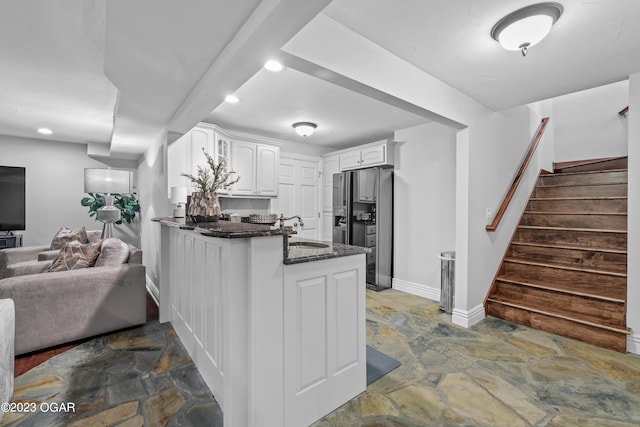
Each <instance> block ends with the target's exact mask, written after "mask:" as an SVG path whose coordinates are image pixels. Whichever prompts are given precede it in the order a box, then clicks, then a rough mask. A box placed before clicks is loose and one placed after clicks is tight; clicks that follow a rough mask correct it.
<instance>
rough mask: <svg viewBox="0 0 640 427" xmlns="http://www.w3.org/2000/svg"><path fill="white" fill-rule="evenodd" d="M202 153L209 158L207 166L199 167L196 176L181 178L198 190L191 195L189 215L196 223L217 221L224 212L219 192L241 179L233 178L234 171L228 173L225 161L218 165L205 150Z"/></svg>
mask: <svg viewBox="0 0 640 427" xmlns="http://www.w3.org/2000/svg"><path fill="white" fill-rule="evenodd" d="M202 152H203V153H204V156H205V157H206V158H207V164H206V166H204V167H203V166H200V165H199V166H198V173H197V174H196V176H193V175H190V174H187V173H182V174H180V175H181V176H184V177H187V178H189V179H190V180H191V183H192V184H193V187H194V188H195V189H196V191H194V192H193V193H191V201H190V203H189V210H188V212H187V215H189V217H190V218H191V220H192V221H195V222H209V221H217V220H218V219H219V218H220V214H221V213H222V210H221V209H220V200H219V199H218V191H219V190H228V189H229V188H230V187H231V186H232V185H233V184H235V183H236V182H238V181H239V180H240V177H236V178H233V175H234V174H235V172H234V171H227V163H226V161H225V160H224V159H223V160H221V161H220V162H219V163H217V164H216V162H215V160H213V157H211V155H210V154H209V153H207V151H206V150H205V149H204V148H203V149H202Z"/></svg>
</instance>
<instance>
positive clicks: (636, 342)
mask: <svg viewBox="0 0 640 427" xmlns="http://www.w3.org/2000/svg"><path fill="white" fill-rule="evenodd" d="M627 351H628V352H629V353H633V354H640V334H631V335H629V336H627Z"/></svg>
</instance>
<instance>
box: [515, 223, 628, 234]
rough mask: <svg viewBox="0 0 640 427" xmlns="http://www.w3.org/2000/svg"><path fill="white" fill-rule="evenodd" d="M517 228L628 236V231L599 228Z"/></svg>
mask: <svg viewBox="0 0 640 427" xmlns="http://www.w3.org/2000/svg"><path fill="white" fill-rule="evenodd" d="M517 228H522V229H526V230H551V231H578V232H585V233H624V234H627V230H606V229H599V228H572V227H550V226H542V225H518V227H517Z"/></svg>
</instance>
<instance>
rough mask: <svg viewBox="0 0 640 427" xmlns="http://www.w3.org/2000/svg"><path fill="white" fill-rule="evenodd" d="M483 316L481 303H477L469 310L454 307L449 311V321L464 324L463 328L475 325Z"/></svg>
mask: <svg viewBox="0 0 640 427" xmlns="http://www.w3.org/2000/svg"><path fill="white" fill-rule="evenodd" d="M484 317H485V314H484V305H483V304H480V305H477V306H475V307H473V308H472V309H471V310H469V311H465V310H459V309H457V308H454V309H453V312H452V313H451V321H452V322H453V323H454V324H456V325H460V326H464V327H465V328H468V327H470V326H473V325H475V324H476V323H478V322H479V321H481V320H482V319H484Z"/></svg>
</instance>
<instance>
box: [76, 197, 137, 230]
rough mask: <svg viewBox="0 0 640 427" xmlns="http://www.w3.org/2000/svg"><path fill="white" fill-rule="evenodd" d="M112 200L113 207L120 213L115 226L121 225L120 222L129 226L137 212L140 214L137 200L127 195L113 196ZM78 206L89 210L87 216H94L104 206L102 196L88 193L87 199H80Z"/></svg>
mask: <svg viewBox="0 0 640 427" xmlns="http://www.w3.org/2000/svg"><path fill="white" fill-rule="evenodd" d="M114 199H115V201H114V202H113V205H114V206H115V207H117V208H118V209H120V212H122V219H120V221H117V222H116V224H122V221H126V222H127V224H131V222H132V221H133V220H134V219H135V217H136V215H137V214H138V212H140V203H139V202H138V199H136V198H135V196H133V195H129V194H115V195H114ZM80 204H81V205H82V206H86V207H88V208H89V216H94V215H95V214H96V211H97V210H98V209H100V208H101V207H103V206H104V204H105V203H104V196H103V195H102V194H94V193H89V197H84V198H82V200H80Z"/></svg>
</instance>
